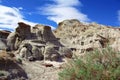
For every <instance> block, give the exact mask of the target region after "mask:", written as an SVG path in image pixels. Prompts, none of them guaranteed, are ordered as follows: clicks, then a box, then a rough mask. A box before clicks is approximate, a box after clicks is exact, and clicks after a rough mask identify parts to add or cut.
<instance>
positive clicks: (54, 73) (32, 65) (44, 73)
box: [22, 61, 63, 80]
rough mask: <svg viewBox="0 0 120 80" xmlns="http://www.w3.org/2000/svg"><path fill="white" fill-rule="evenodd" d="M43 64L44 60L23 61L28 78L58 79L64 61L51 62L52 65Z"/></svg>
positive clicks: (32, 79) (38, 79)
mask: <svg viewBox="0 0 120 80" xmlns="http://www.w3.org/2000/svg"><path fill="white" fill-rule="evenodd" d="M49 63H50V62H49ZM43 64H44V62H43V61H35V62H26V61H25V62H23V66H22V67H23V69H24V70H25V72H26V73H27V76H28V78H29V79H28V80H58V72H59V71H60V70H62V69H61V68H60V65H61V64H63V63H59V62H51V64H53V66H51V67H46V66H45V65H43Z"/></svg>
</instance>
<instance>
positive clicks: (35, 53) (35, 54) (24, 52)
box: [16, 43, 43, 61]
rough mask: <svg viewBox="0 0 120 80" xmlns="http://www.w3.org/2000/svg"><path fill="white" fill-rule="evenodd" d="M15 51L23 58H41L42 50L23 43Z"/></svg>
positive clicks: (31, 59)
mask: <svg viewBox="0 0 120 80" xmlns="http://www.w3.org/2000/svg"><path fill="white" fill-rule="evenodd" d="M16 52H17V53H16V54H18V55H19V57H20V58H23V59H25V60H30V61H33V60H43V55H42V50H41V49H39V48H37V47H36V46H33V45H31V44H29V43H25V44H23V45H22V46H21V47H20V48H19V49H18V51H16Z"/></svg>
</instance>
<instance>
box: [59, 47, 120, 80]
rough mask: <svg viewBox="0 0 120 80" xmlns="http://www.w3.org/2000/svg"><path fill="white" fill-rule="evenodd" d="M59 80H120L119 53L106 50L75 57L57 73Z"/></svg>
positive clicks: (109, 49)
mask: <svg viewBox="0 0 120 80" xmlns="http://www.w3.org/2000/svg"><path fill="white" fill-rule="evenodd" d="M59 80H120V53H119V52H116V51H114V50H112V49H111V48H106V49H102V50H95V51H93V52H89V53H86V55H85V56H84V57H83V58H80V57H76V59H74V60H71V61H69V62H68V64H67V65H66V67H65V69H63V70H62V71H61V72H59Z"/></svg>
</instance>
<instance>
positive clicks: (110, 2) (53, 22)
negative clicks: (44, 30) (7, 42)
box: [0, 0, 120, 30]
mask: <svg viewBox="0 0 120 80" xmlns="http://www.w3.org/2000/svg"><path fill="white" fill-rule="evenodd" d="M65 19H78V20H80V21H81V22H96V23H99V24H103V25H111V26H120V0H0V29H7V30H13V29H14V28H16V27H17V23H18V22H19V21H23V22H25V23H28V24H30V25H32V26H34V25H35V24H46V25H50V26H52V27H53V28H55V27H57V24H58V23H59V22H61V21H63V20H65Z"/></svg>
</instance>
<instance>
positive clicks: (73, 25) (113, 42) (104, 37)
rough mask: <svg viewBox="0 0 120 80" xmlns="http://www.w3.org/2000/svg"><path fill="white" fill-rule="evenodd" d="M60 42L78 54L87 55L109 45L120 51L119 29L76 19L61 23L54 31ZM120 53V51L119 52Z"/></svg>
mask: <svg viewBox="0 0 120 80" xmlns="http://www.w3.org/2000/svg"><path fill="white" fill-rule="evenodd" d="M54 34H55V36H56V37H57V38H60V42H61V43H62V44H63V45H64V46H67V47H69V48H72V49H74V50H76V52H77V53H85V52H86V51H92V50H94V49H96V48H104V47H107V46H108V45H109V46H111V47H113V48H114V49H117V50H118V49H120V46H119V39H120V35H119V34H120V30H119V28H113V27H110V26H104V25H100V24H96V23H90V24H86V23H81V22H79V21H78V20H76V19H71V20H65V21H63V22H60V23H59V25H58V28H57V29H56V30H54ZM119 51H120V50H119Z"/></svg>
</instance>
